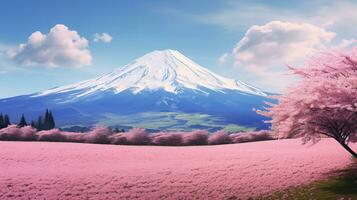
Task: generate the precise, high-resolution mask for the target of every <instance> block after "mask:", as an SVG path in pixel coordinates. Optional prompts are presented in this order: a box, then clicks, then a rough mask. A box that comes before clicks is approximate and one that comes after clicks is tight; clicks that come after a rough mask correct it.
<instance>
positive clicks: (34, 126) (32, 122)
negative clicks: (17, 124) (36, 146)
mask: <svg viewBox="0 0 357 200" xmlns="http://www.w3.org/2000/svg"><path fill="white" fill-rule="evenodd" d="M31 127H32V128H37V127H36V122H35V121H33V120H32V121H31Z"/></svg>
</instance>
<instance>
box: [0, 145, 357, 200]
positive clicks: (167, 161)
mask: <svg viewBox="0 0 357 200" xmlns="http://www.w3.org/2000/svg"><path fill="white" fill-rule="evenodd" d="M355 147H356V146H354V148H355ZM0 160H1V162H0V199H229V198H230V199H246V198H248V197H259V196H262V195H267V194H271V193H274V192H276V191H284V189H286V188H290V187H294V186H300V185H304V184H309V183H311V182H313V181H316V180H320V179H325V178H327V177H328V176H329V175H330V174H331V172H333V171H336V170H340V169H343V168H345V167H346V166H348V165H350V164H351V157H350V155H349V154H348V153H347V152H346V151H345V150H343V149H342V148H341V147H340V146H339V145H338V144H336V142H334V141H332V140H328V139H324V140H322V141H321V142H320V143H318V144H316V145H313V146H309V145H305V146H303V145H301V141H300V140H280V141H267V142H254V143H245V144H233V145H220V146H200V147H155V146H114V145H95V144H73V143H40V142H0Z"/></svg>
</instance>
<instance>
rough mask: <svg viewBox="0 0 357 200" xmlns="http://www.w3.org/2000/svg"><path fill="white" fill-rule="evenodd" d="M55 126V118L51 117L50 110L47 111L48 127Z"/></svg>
mask: <svg viewBox="0 0 357 200" xmlns="http://www.w3.org/2000/svg"><path fill="white" fill-rule="evenodd" d="M55 126H56V123H55V119H54V118H53V115H52V112H51V111H50V112H49V113H48V127H49V129H54V128H55Z"/></svg>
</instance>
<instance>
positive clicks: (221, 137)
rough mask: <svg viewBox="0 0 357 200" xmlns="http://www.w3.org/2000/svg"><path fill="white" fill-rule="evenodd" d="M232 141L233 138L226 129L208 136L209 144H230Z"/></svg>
mask: <svg viewBox="0 0 357 200" xmlns="http://www.w3.org/2000/svg"><path fill="white" fill-rule="evenodd" d="M231 142H232V139H231V138H230V137H229V135H228V134H227V132H226V131H224V130H220V131H217V132H215V133H213V134H212V135H210V136H209V137H208V144H211V145H216V144H229V143H231Z"/></svg>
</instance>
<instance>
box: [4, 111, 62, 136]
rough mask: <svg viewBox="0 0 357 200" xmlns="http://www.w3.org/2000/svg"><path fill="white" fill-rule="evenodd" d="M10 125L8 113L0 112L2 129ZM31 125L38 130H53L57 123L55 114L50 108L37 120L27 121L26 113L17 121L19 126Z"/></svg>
mask: <svg viewBox="0 0 357 200" xmlns="http://www.w3.org/2000/svg"><path fill="white" fill-rule="evenodd" d="M9 125H11V121H10V117H9V115H7V114H5V115H3V114H2V113H1V114H0V129H2V128H6V127H8V126H9ZM29 125H30V126H31V127H33V128H36V129H37V130H38V131H42V130H51V129H53V128H55V127H56V123H55V119H54V117H53V114H52V112H51V111H50V110H48V109H46V112H45V114H44V115H41V116H39V117H38V119H37V121H36V120H32V121H31V122H30V123H29V124H28V123H27V121H26V118H25V115H24V114H22V115H21V118H20V121H19V122H18V123H17V127H19V128H21V127H24V126H29Z"/></svg>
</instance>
